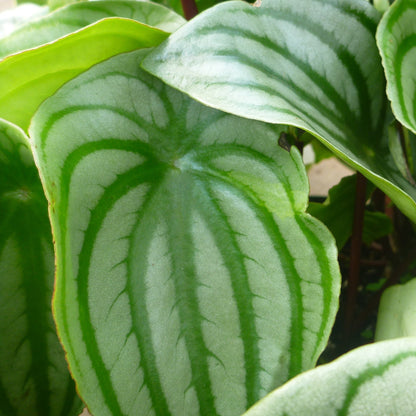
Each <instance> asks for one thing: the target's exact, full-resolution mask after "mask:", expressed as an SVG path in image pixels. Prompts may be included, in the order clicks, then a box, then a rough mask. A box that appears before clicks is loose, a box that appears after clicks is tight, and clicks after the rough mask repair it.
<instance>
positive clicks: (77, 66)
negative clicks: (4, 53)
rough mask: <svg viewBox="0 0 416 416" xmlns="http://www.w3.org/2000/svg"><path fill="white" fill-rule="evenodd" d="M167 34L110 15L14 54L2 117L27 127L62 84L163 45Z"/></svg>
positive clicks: (0, 67) (4, 77)
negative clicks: (101, 65)
mask: <svg viewBox="0 0 416 416" xmlns="http://www.w3.org/2000/svg"><path fill="white" fill-rule="evenodd" d="M167 36H168V33H166V32H163V31H161V30H159V29H156V28H153V27H151V26H147V25H145V24H142V23H139V22H136V21H133V20H130V19H122V18H107V19H103V20H100V21H99V22H97V23H95V24H93V25H91V26H87V27H86V28H84V29H81V30H79V31H77V32H75V33H71V34H70V35H68V36H65V37H63V38H61V39H59V40H57V41H55V42H52V43H50V44H47V45H44V46H41V47H39V48H36V49H33V50H28V51H25V52H22V53H19V54H17V55H12V56H9V57H8V58H6V59H4V60H3V61H1V62H0V117H3V118H4V119H7V120H9V121H11V122H13V123H15V124H16V125H18V126H19V127H21V128H22V129H23V130H27V128H28V126H29V123H30V119H31V118H32V116H33V114H34V112H35V111H36V109H37V108H38V107H39V105H40V104H41V103H42V101H44V100H45V98H47V97H49V96H50V95H52V94H53V93H54V92H55V91H56V90H57V89H58V88H59V87H60V86H61V85H62V84H64V83H65V82H67V81H68V80H70V79H71V78H74V77H75V76H76V75H78V74H80V73H81V72H83V71H85V70H86V69H88V68H89V67H91V66H92V65H94V64H96V63H97V62H101V61H103V60H105V59H107V58H109V57H111V56H114V55H116V54H119V53H122V52H128V51H131V50H135V49H139V48H147V47H151V46H155V45H158V44H159V43H160V42H161V41H162V40H164V39H166V37H167ZM29 68H30V70H29Z"/></svg>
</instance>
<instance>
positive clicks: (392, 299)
mask: <svg viewBox="0 0 416 416" xmlns="http://www.w3.org/2000/svg"><path fill="white" fill-rule="evenodd" d="M415 317H416V279H412V280H410V281H409V282H407V283H405V284H404V285H395V286H392V287H390V288H388V289H387V290H386V291H385V292H384V293H383V296H382V297H381V300H380V307H379V313H378V316H377V327H376V336H375V339H376V340H377V341H383V340H385V339H391V338H399V337H408V336H416V319H415Z"/></svg>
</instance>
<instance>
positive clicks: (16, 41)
mask: <svg viewBox="0 0 416 416" xmlns="http://www.w3.org/2000/svg"><path fill="white" fill-rule="evenodd" d="M109 17H124V18H128V19H132V20H136V21H138V22H141V23H145V24H147V25H149V26H153V27H157V28H159V29H161V30H164V31H166V32H174V31H175V30H176V29H178V28H179V27H180V26H182V25H183V24H184V23H185V19H184V18H182V17H181V16H179V15H178V14H176V13H174V12H172V11H170V10H169V9H168V8H166V7H164V6H161V5H159V4H156V3H151V2H148V1H132V0H123V1H121V0H118V1H114V0H113V1H101V0H99V1H89V2H82V3H73V4H70V5H68V6H66V7H62V8H60V9H58V10H56V11H55V12H53V13H50V14H48V15H46V16H43V17H42V18H41V19H36V20H35V21H33V22H30V23H27V24H26V25H24V26H22V27H19V28H18V29H17V30H15V31H14V32H13V33H11V34H10V35H9V36H7V37H5V38H3V39H0V57H5V56H7V55H10V54H12V53H16V52H19V51H22V50H24V49H29V48H34V47H36V46H40V45H42V44H44V43H47V42H51V41H54V40H56V39H58V38H60V37H62V36H65V35H67V34H69V33H71V32H75V31H76V30H79V29H82V28H83V27H85V26H88V25H90V24H92V23H94V22H97V21H98V20H101V19H105V18H109Z"/></svg>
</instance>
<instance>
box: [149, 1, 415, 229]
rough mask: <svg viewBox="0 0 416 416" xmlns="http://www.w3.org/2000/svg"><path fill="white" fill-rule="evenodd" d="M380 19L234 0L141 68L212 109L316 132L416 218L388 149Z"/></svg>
mask: <svg viewBox="0 0 416 416" xmlns="http://www.w3.org/2000/svg"><path fill="white" fill-rule="evenodd" d="M378 21H379V13H378V12H377V11H376V10H375V9H374V8H373V6H372V5H371V4H369V3H368V2H365V1H362V0H263V1H262V2H261V5H260V7H253V6H251V5H248V4H246V3H243V2H227V3H224V4H220V5H218V6H216V7H213V8H212V9H210V10H208V11H207V12H205V13H202V14H201V15H199V16H197V18H196V19H194V20H192V21H191V22H190V23H189V24H186V25H185V26H183V27H182V28H180V29H179V30H178V31H177V32H175V33H174V34H173V35H172V36H171V37H170V38H169V39H168V40H167V41H165V42H164V43H163V44H161V45H160V47H159V48H157V49H156V50H155V51H154V53H153V54H151V55H150V56H149V57H148V58H147V59H146V60H145V61H144V63H143V67H144V68H145V69H146V70H148V71H149V72H151V73H152V74H154V75H156V76H158V77H160V78H161V79H162V80H164V81H165V82H166V83H168V84H169V85H171V86H174V87H176V88H179V89H180V90H182V91H184V92H186V93H187V94H190V95H191V96H192V97H194V98H196V99H197V100H199V101H201V102H203V103H205V104H207V105H210V106H212V107H215V108H218V109H221V110H224V111H228V112H231V113H233V114H236V115H239V116H243V117H247V118H253V119H258V120H264V121H267V122H272V123H283V124H290V125H294V126H298V127H301V128H303V129H306V130H308V131H310V132H311V133H313V134H314V135H316V137H317V138H318V139H320V140H321V141H322V142H323V143H324V144H325V145H326V146H327V147H329V148H330V149H331V150H332V151H333V152H335V153H336V154H337V155H338V156H339V157H340V158H342V159H343V160H344V161H345V162H347V163H348V164H349V165H351V166H352V167H353V168H355V169H357V170H359V171H360V172H362V173H363V174H364V175H365V176H367V177H368V178H369V179H370V180H371V181H373V182H374V183H375V184H376V185H377V186H378V187H380V188H381V189H382V190H384V191H385V192H386V193H387V194H388V195H389V196H390V197H391V198H392V199H393V200H394V202H395V203H396V204H397V205H398V206H399V207H400V209H401V210H402V211H403V212H404V213H406V215H408V216H409V217H410V218H412V219H413V220H414V221H416V189H415V188H414V187H413V185H412V184H411V183H409V181H408V180H407V179H406V178H404V177H403V176H402V174H401V173H400V171H399V170H398V168H397V167H396V166H395V163H394V160H393V158H392V157H391V155H390V151H389V148H388V136H387V129H386V128H385V121H386V110H387V107H388V105H387V98H386V96H385V80H384V74H383V69H382V65H381V62H380V57H379V53H378V49H377V45H376V42H375V32H376V28H377V23H378Z"/></svg>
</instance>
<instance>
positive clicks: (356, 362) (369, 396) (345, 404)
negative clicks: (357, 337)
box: [243, 337, 416, 416]
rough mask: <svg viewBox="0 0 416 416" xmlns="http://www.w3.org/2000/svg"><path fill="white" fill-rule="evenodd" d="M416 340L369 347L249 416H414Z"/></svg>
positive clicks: (294, 383)
mask: <svg viewBox="0 0 416 416" xmlns="http://www.w3.org/2000/svg"><path fill="white" fill-rule="evenodd" d="M415 371H416V338H414V337H412V338H400V339H397V340H393V341H384V342H377V343H375V344H372V345H369V346H364V347H361V348H358V349H356V350H353V351H351V352H350V353H348V354H346V355H344V356H342V357H341V358H339V359H338V360H336V361H334V362H333V363H330V364H327V365H323V366H320V367H318V368H316V369H314V370H311V371H308V372H306V373H305V374H302V375H300V376H298V377H296V378H294V379H293V380H291V381H290V382H288V383H287V384H286V385H284V386H282V387H281V388H279V389H277V390H275V391H274V392H273V393H271V394H269V395H268V396H267V397H266V398H264V399H263V400H261V401H260V402H259V403H258V404H257V405H255V406H253V407H252V408H251V409H250V410H249V411H248V412H246V413H244V415H243V416H311V415H319V416H368V415H371V416H387V415H394V416H409V415H414V414H415V403H416V383H415V377H414V376H415Z"/></svg>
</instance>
